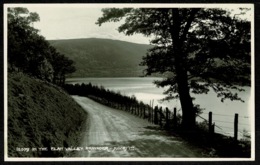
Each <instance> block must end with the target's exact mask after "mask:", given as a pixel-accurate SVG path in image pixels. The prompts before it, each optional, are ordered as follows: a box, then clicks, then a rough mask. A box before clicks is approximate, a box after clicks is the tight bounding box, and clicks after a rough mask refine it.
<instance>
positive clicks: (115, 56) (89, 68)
mask: <svg viewBox="0 0 260 165" xmlns="http://www.w3.org/2000/svg"><path fill="white" fill-rule="evenodd" d="M49 42H50V43H51V45H52V46H54V47H55V48H56V49H57V50H58V51H59V52H60V53H62V54H64V55H65V56H67V57H69V58H70V59H72V60H73V61H75V66H76V69H77V71H76V72H75V73H73V74H72V77H136V76H141V75H142V71H143V68H144V67H141V66H139V64H140V62H141V60H142V56H145V55H146V52H147V50H148V49H149V48H151V46H150V45H145V44H136V43H130V42H125V41H119V40H110V39H97V38H88V39H69V40H50V41H49Z"/></svg>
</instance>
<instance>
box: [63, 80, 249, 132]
mask: <svg viewBox="0 0 260 165" xmlns="http://www.w3.org/2000/svg"><path fill="white" fill-rule="evenodd" d="M160 79H161V78H155V77H145V78H139V77H136V78H132V77H129V78H70V79H67V81H66V82H67V83H69V84H76V83H79V84H81V83H92V84H93V85H98V86H101V85H102V86H103V87H105V88H107V89H110V90H113V91H119V92H120V93H121V94H123V95H127V96H132V95H135V97H136V98H137V100H140V101H143V102H144V103H146V104H151V103H153V106H156V105H158V106H162V107H168V108H169V109H171V110H172V109H173V108H174V107H176V108H177V110H178V113H181V110H180V108H181V107H180V102H179V100H172V101H164V102H161V101H160V99H162V98H164V97H165V95H163V94H162V93H163V91H164V90H166V89H163V88H157V87H156V86H155V85H154V84H153V81H154V80H160ZM244 89H245V91H244V92H238V94H239V96H240V97H241V98H242V99H243V100H244V101H245V102H244V103H242V102H240V101H230V100H225V101H224V103H222V102H221V101H220V99H219V98H217V96H216V94H215V93H214V92H213V91H210V92H209V93H208V94H203V95H192V97H195V98H196V99H195V100H194V101H193V102H194V103H196V104H199V105H200V107H201V108H205V110H204V111H203V113H202V114H201V115H200V116H201V117H203V118H205V119H208V113H209V112H210V111H211V112H212V113H213V122H215V124H216V127H215V131H216V132H219V133H222V134H226V135H230V136H233V134H234V133H233V130H234V115H235V113H238V114H239V137H241V136H242V132H243V130H247V131H248V132H251V130H252V128H251V125H252V122H253V119H254V106H253V104H252V102H251V99H252V98H251V88H250V87H244ZM197 121H202V119H201V118H199V117H197Z"/></svg>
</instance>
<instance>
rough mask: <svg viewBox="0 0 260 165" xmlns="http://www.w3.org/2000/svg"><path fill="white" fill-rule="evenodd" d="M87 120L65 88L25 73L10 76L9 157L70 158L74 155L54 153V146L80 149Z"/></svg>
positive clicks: (64, 152)
mask: <svg viewBox="0 0 260 165" xmlns="http://www.w3.org/2000/svg"><path fill="white" fill-rule="evenodd" d="M86 117H87V114H86V112H85V111H84V110H83V109H82V108H81V107H80V106H79V105H78V104H77V103H76V102H75V101H74V100H73V99H72V98H71V97H70V96H69V95H68V94H66V93H65V92H64V91H63V90H62V89H61V88H59V87H57V86H54V85H52V84H50V83H47V82H44V81H41V80H37V79H32V78H30V77H28V76H26V75H24V74H22V73H10V74H9V75H8V156H9V157H63V156H69V155H70V152H66V151H64V150H62V151H53V150H52V149H51V147H69V146H78V142H79V138H80V135H81V134H80V132H81V130H82V129H83V125H84V122H85V121H86ZM19 148H20V149H21V148H29V149H30V150H29V151H28V152H27V151H19V150H20V149H19ZM32 148H36V149H37V150H36V151H32V150H31V149H32ZM39 148H47V151H40V150H39Z"/></svg>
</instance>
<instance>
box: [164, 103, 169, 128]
mask: <svg viewBox="0 0 260 165" xmlns="http://www.w3.org/2000/svg"><path fill="white" fill-rule="evenodd" d="M165 128H169V109H168V108H167V107H166V114H165Z"/></svg>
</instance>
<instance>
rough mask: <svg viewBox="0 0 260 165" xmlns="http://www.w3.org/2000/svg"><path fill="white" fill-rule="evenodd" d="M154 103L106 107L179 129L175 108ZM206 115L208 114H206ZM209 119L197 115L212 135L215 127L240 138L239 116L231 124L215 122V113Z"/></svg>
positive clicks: (162, 126)
mask: <svg viewBox="0 0 260 165" xmlns="http://www.w3.org/2000/svg"><path fill="white" fill-rule="evenodd" d="M91 98H92V99H94V100H95V101H97V102H100V103H103V104H104V100H100V99H99V98H97V97H93V96H92V97H91ZM153 104H154V101H153V100H152V101H150V104H149V105H148V104H147V105H145V104H143V105H140V104H127V103H125V104H122V103H121V104H120V103H115V102H109V101H107V102H105V105H107V106H110V107H113V108H116V109H121V110H125V111H127V112H130V113H131V114H133V115H135V116H138V117H140V118H143V119H146V120H148V121H149V122H150V123H153V124H156V125H159V126H160V127H161V128H166V129H175V128H177V127H178V125H179V124H180V119H179V118H178V117H177V109H176V108H173V111H170V109H169V108H167V107H166V108H162V107H159V106H158V105H156V106H154V105H153ZM204 114H206V113H204ZM208 115H209V116H208V119H206V118H204V117H202V116H200V115H197V117H199V118H201V119H203V120H204V121H206V122H207V123H208V131H209V133H210V134H214V133H215V127H216V128H218V129H219V130H221V132H223V133H224V134H225V135H226V134H229V135H231V133H227V132H225V131H224V130H223V128H226V129H229V130H234V136H233V137H234V139H235V140H237V138H238V132H239V133H241V132H240V130H239V129H238V119H239V115H238V114H235V116H234V122H230V121H223V120H215V119H213V113H212V112H209V113H208ZM214 115H216V116H228V117H230V116H232V115H224V114H215V113H214ZM216 122H221V123H228V124H234V126H233V127H228V126H220V125H219V124H216ZM240 124H242V125H243V124H244V125H249V124H245V123H239V125H240Z"/></svg>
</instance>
